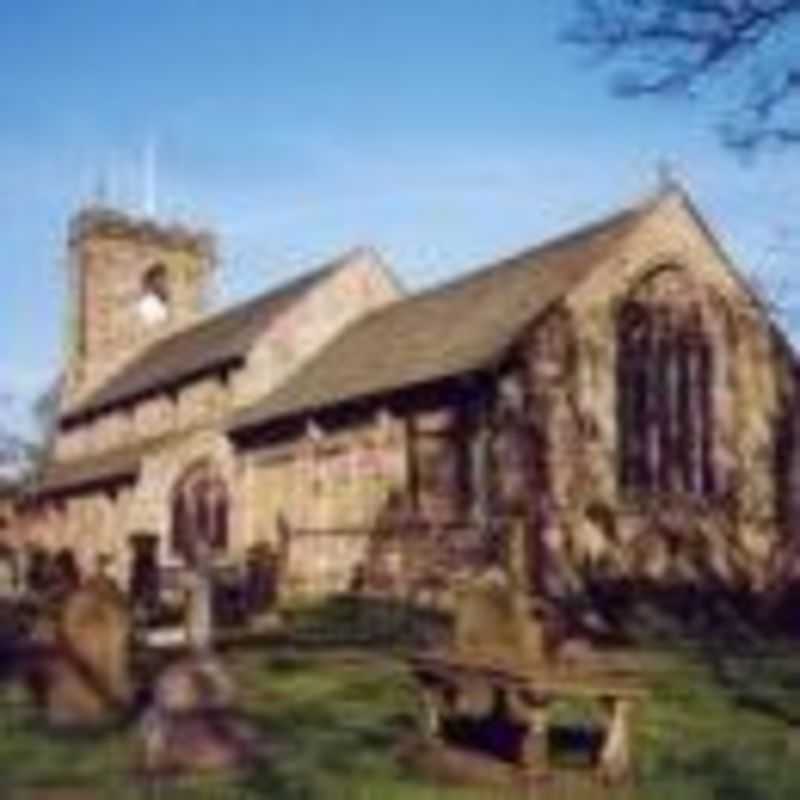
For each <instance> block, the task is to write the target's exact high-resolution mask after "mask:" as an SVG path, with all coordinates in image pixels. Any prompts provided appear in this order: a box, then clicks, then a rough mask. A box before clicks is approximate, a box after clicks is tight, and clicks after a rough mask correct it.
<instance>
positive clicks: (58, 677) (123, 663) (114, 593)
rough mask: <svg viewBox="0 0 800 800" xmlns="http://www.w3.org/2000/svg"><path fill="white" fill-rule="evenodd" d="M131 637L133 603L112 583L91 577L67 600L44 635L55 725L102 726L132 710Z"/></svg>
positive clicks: (47, 700) (47, 693) (46, 695)
mask: <svg viewBox="0 0 800 800" xmlns="http://www.w3.org/2000/svg"><path fill="white" fill-rule="evenodd" d="M42 628H43V629H45V630H47V626H46V625H43V626H42ZM130 633H131V616H130V613H129V610H128V607H127V603H126V601H125V598H124V596H123V595H122V593H121V592H120V591H119V590H118V589H117V587H116V586H115V585H114V584H113V582H112V581H110V580H109V579H107V578H104V577H102V576H96V577H93V578H90V579H89V580H88V581H87V582H86V583H85V584H84V585H83V586H82V587H81V588H79V589H77V590H75V591H74V592H72V593H71V594H70V595H69V596H68V597H67V598H66V600H65V602H64V604H63V606H62V608H61V609H60V610H59V611H58V612H57V614H56V618H55V624H54V625H52V626H51V627H50V628H49V634H48V635H46V636H45V637H43V643H44V644H45V647H46V650H47V652H46V656H45V658H46V662H47V666H46V669H45V672H44V686H43V687H42V688H43V700H44V706H45V711H46V716H47V720H48V722H49V723H51V724H53V725H58V726H85V725H90V726H93V725H101V724H104V723H107V722H111V721H112V720H114V719H115V718H117V717H118V716H119V715H120V714H122V713H124V712H125V711H126V709H127V707H128V704H129V702H130V698H131V680H130V671H129V669H130V661H129V643H130Z"/></svg>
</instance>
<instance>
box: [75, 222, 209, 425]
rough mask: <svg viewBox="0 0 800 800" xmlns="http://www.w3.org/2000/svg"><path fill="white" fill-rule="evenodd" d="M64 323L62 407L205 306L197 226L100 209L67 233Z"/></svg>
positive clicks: (203, 245)
mask: <svg viewBox="0 0 800 800" xmlns="http://www.w3.org/2000/svg"><path fill="white" fill-rule="evenodd" d="M68 256H69V270H70V276H69V303H70V323H69V340H68V350H67V370H66V376H65V378H66V381H65V397H64V404H63V407H62V410H64V408H68V407H70V406H72V405H74V404H75V403H78V402H80V401H81V400H82V399H84V398H85V397H86V396H87V395H88V394H90V393H91V392H92V391H93V390H94V389H96V388H97V387H98V385H99V384H101V383H102V382H103V381H104V380H106V379H107V378H108V377H109V376H110V375H111V374H112V373H114V372H116V371H117V370H118V369H119V368H120V367H122V366H123V365H124V364H125V363H127V362H128V361H130V360H131V359H132V358H134V357H135V356H136V355H138V354H139V353H141V352H142V351H143V350H144V349H145V348H146V347H148V346H149V345H151V344H153V343H154V342H156V341H157V340H159V339H162V338H164V337H166V336H169V335H171V334H173V333H175V332H176V331H178V330H180V329H182V328H185V327H186V326H188V325H190V324H192V323H193V322H196V321H197V320H198V319H199V318H200V317H201V316H202V314H203V313H204V312H205V311H206V303H207V299H208V293H209V288H210V277H211V272H212V270H213V267H214V262H215V258H214V242H213V239H212V237H211V236H210V235H209V234H208V233H206V232H204V231H194V230H189V229H188V228H184V227H182V226H177V225H163V224H160V223H157V222H155V221H153V220H150V219H141V218H135V217H131V216H128V215H127V214H124V213H121V212H119V211H115V210H111V209H108V208H105V207H91V208H87V209H84V210H83V211H80V212H79V213H78V214H77V215H76V216H75V217H74V218H73V220H72V222H71V225H70V231H69V253H68Z"/></svg>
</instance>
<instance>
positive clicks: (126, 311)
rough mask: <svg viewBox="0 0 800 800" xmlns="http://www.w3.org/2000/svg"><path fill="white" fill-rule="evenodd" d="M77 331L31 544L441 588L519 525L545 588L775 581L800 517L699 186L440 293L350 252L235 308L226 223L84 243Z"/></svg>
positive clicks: (126, 224)
mask: <svg viewBox="0 0 800 800" xmlns="http://www.w3.org/2000/svg"><path fill="white" fill-rule="evenodd" d="M68 247H69V263H70V270H71V271H70V276H71V285H70V292H69V303H70V313H71V314H72V323H73V324H72V331H73V336H72V340H71V341H70V342H69V348H68V354H67V359H66V364H65V365H64V373H65V388H64V393H63V398H62V403H61V409H60V413H59V418H58V428H57V435H56V438H55V443H54V447H53V451H52V454H51V456H50V460H49V462H48V463H47V465H46V467H45V469H44V470H43V473H42V475H41V478H40V480H39V482H38V485H37V486H36V487H35V490H34V491H32V492H31V493H30V495H29V496H28V497H27V498H26V500H25V502H24V508H23V509H22V510H21V513H20V515H19V519H20V520H21V522H20V524H21V525H23V526H24V527H23V538H24V540H25V542H26V547H28V548H29V549H31V548H37V549H40V550H44V551H49V552H51V553H52V552H56V551H64V550H67V551H69V552H70V553H71V554H73V555H74V558H75V560H76V562H77V564H78V566H79V569H80V570H81V571H82V572H89V571H92V570H93V569H94V568H95V565H96V563H97V562H98V559H102V560H103V561H104V563H105V564H106V565H107V568H108V569H109V570H110V571H111V573H112V574H113V575H114V576H115V577H116V578H117V579H118V580H119V581H120V583H121V584H122V585H123V586H126V585H128V582H129V580H130V576H131V574H132V572H135V569H136V564H137V560H138V561H141V560H149V562H150V563H152V564H155V565H157V567H158V569H159V570H161V571H164V572H165V573H166V572H169V571H173V572H174V571H180V569H181V568H182V565H183V564H184V560H185V558H186V553H187V548H188V547H190V546H191V541H192V539H193V538H194V537H201V538H202V540H203V541H205V542H207V543H209V547H210V548H211V552H212V553H213V558H214V560H215V562H216V563H217V564H218V565H219V566H220V568H222V567H226V566H227V567H231V568H234V569H235V568H237V566H238V567H241V566H242V565H243V564H245V563H246V561H247V558H248V554H249V553H251V552H253V551H254V549H258V548H267V549H268V550H269V551H270V552H272V553H275V554H276V555H277V560H276V563H277V564H278V565H279V569H278V572H279V590H280V594H281V596H283V597H288V598H291V597H298V596H304V597H306V596H309V595H311V596H321V595H326V594H329V593H334V592H341V591H353V590H358V589H364V590H367V589H370V590H376V591H377V590H380V591H389V592H400V593H403V596H406V597H408V596H413V597H430V596H435V595H436V593H437V592H441V591H446V588H447V585H448V583H450V582H452V581H455V580H456V579H457V577H458V575H460V574H462V572H463V571H465V570H469V569H470V568H474V567H475V565H476V564H481V563H489V562H492V560H497V559H498V558H501V557H502V555H501V554H502V552H503V546H504V545H503V543H504V538H505V532H506V531H507V529H508V526H509V525H510V524H512V522H513V521H514V520H517V519H521V520H524V524H525V526H526V531H527V533H526V554H527V557H528V567H529V571H530V574H531V577H532V579H533V580H534V581H535V584H534V585H537V586H540V587H541V588H543V589H545V590H547V591H550V592H556V593H561V594H562V595H565V596H568V595H569V594H570V593H574V592H577V591H579V589H580V586H581V585H582V582H583V583H585V582H586V581H587V580H590V579H592V578H593V577H595V576H597V575H603V576H606V577H608V578H610V579H619V580H636V581H644V582H648V583H656V584H657V583H659V582H665V583H666V584H669V585H671V584H673V583H675V582H681V583H686V582H688V583H691V582H701V583H702V582H705V581H716V582H723V583H725V584H726V585H735V586H740V587H746V588H748V589H755V590H759V589H762V588H766V587H768V586H769V584H770V582H771V581H774V580H778V577H777V576H780V575H784V574H786V572H787V569H790V567H789V566H787V564H788V563H789V561H791V556H792V553H793V551H794V545H793V542H794V531H793V526H792V523H793V521H794V519H796V518H797V517H796V513H795V512H794V506H795V505H796V503H797V498H798V491H797V489H796V488H795V484H796V483H797V481H798V470H797V468H796V463H795V462H796V460H797V459H796V455H795V454H796V449H797V448H796V447H795V444H796V442H797V436H798V431H797V424H796V414H795V409H796V408H797V397H796V395H797V383H796V369H795V361H794V356H793V353H792V351H791V349H790V347H789V346H788V344H787V342H786V340H785V338H784V337H783V336H782V334H781V333H780V331H779V330H778V329H777V328H776V326H775V325H774V324H773V322H772V321H771V319H770V317H769V316H768V314H767V313H766V310H765V307H764V305H763V304H762V303H761V302H760V301H759V298H758V297H757V296H756V295H755V293H754V292H753V291H752V290H751V288H750V287H749V286H748V285H747V283H746V282H745V280H744V279H743V277H742V275H741V274H740V273H738V272H737V270H736V268H735V267H734V266H733V265H732V264H731V262H730V260H729V259H728V258H727V257H726V255H725V253H724V252H723V250H722V249H721V247H720V245H719V243H718V241H717V239H716V238H715V236H714V234H713V232H711V231H710V230H709V228H708V226H707V225H706V224H705V223H704V221H703V219H702V217H701V216H700V214H699V213H698V211H697V210H696V208H695V207H694V205H693V204H692V202H691V200H690V198H689V197H688V196H687V195H686V193H685V192H684V191H683V190H681V189H680V188H679V187H668V188H665V189H664V190H662V191H660V192H659V193H658V194H657V195H656V196H654V197H650V198H647V199H646V200H645V201H642V202H640V203H637V204H635V205H633V206H632V207H630V208H625V209H623V210H621V211H619V212H618V213H615V214H613V215H612V216H609V217H607V218H605V219H602V220H599V221H597V222H595V223H593V224H590V225H588V226H586V227H583V228H581V229H580V230H577V231H574V232H569V233H567V234H566V235H564V236H561V237H559V238H556V239H554V240H552V241H548V242H545V243H543V244H541V245H539V246H536V247H533V248H531V249H529V250H526V251H524V252H521V253H519V254H516V255H513V256H511V257H509V258H507V259H504V260H502V261H500V262H498V263H495V264H491V265H488V266H487V267H485V268H483V269H479V270H477V271H474V272H471V273H469V274H464V275H462V276H460V277H458V278H457V279H455V280H453V281H450V282H448V283H445V284H443V285H440V286H437V287H435V288H432V289H429V290H427V291H424V292H420V293H413V294H406V293H404V291H403V290H402V288H401V286H400V284H399V282H398V280H397V279H396V278H395V277H394V276H393V274H392V272H391V271H390V269H389V268H388V267H387V265H386V264H385V263H384V262H383V261H382V260H381V258H380V257H379V256H378V255H377V254H376V253H375V252H373V251H371V250H369V249H357V250H353V251H352V252H349V253H346V254H345V255H343V256H341V257H340V258H337V259H336V260H334V261H332V262H330V263H328V264H325V265H323V266H322V267H320V268H319V269H317V270H315V271H313V272H309V273H308V274H305V275H303V276H301V277H299V278H297V279H296V280H293V281H292V282H290V283H287V284H285V285H282V286H278V287H276V288H273V289H271V290H270V291H267V292H266V293H264V294H262V295H259V296H257V297H254V298H253V299H251V300H248V301H246V302H244V303H242V304H240V305H236V306H234V307H232V308H229V309H227V310H224V311H222V312H220V313H214V314H209V313H207V310H206V301H207V298H208V296H209V289H210V283H211V280H212V278H213V272H214V268H215V266H216V260H215V249H214V241H213V239H212V238H211V237H210V236H209V235H207V234H206V233H204V232H197V231H192V230H188V229H185V228H181V227H169V226H165V225H162V224H159V223H158V222H156V221H154V220H150V219H134V218H130V217H128V216H126V215H123V214H121V213H118V212H115V211H111V210H109V209H103V208H91V209H88V210H84V211H83V212H82V213H80V214H78V215H77V217H76V218H75V219H74V220H73V222H72V224H71V227H70V231H69V243H68Z"/></svg>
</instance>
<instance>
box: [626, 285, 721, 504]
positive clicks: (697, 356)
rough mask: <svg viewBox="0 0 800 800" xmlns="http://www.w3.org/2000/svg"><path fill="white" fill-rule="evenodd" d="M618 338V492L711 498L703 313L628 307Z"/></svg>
mask: <svg viewBox="0 0 800 800" xmlns="http://www.w3.org/2000/svg"><path fill="white" fill-rule="evenodd" d="M616 339H617V375H616V383H617V431H618V442H617V444H618V478H619V485H620V488H621V489H622V490H623V491H625V490H633V491H653V492H667V493H668V492H679V493H685V494H691V495H696V496H705V495H709V494H713V492H714V490H715V481H714V464H713V454H712V433H713V425H714V418H713V417H714V415H713V408H712V389H713V373H714V365H713V363H712V362H713V351H712V347H711V343H710V342H711V340H710V337H709V335H708V333H707V331H706V330H705V329H704V327H703V324H702V317H701V314H700V312H699V309H698V307H697V306H696V305H691V304H689V305H683V306H680V305H679V306H673V305H670V304H669V303H664V302H658V301H655V302H653V301H649V302H648V301H638V300H629V301H627V302H626V303H624V304H623V306H622V307H621V308H620V310H619V313H618V316H617V332H616Z"/></svg>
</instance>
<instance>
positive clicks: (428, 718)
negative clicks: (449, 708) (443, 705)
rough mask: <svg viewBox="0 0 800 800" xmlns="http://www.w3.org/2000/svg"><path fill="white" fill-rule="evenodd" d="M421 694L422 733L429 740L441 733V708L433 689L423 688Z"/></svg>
mask: <svg viewBox="0 0 800 800" xmlns="http://www.w3.org/2000/svg"><path fill="white" fill-rule="evenodd" d="M421 695H422V709H421V712H422V735H423V736H424V737H425V738H426V739H428V740H430V739H436V738H438V737H439V734H440V733H441V727H442V723H441V709H440V703H439V700H438V698H437V696H436V691H435V690H434V689H429V688H425V689H423V690H422V692H421Z"/></svg>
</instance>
